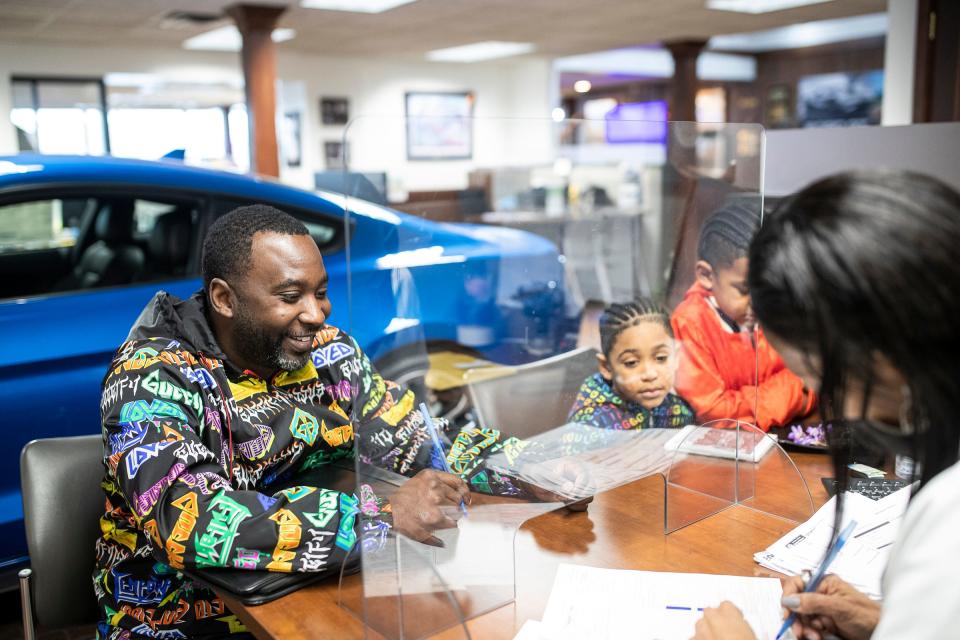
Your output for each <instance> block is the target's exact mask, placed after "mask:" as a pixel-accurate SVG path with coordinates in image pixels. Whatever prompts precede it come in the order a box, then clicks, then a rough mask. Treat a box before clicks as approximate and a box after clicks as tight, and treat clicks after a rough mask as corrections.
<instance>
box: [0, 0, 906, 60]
mask: <svg viewBox="0 0 960 640" xmlns="http://www.w3.org/2000/svg"><path fill="white" fill-rule="evenodd" d="M234 1H235V0H0V43H4V42H31V43H38V42H39V43H57V44H83V45H90V46H97V47H110V46H140V47H144V46H149V47H154V46H161V47H163V46H169V47H180V45H181V43H182V42H183V40H185V39H186V38H188V37H190V36H193V35H197V34H198V33H202V32H204V31H207V30H209V29H212V28H213V27H215V26H219V25H221V24H225V23H226V21H225V22H222V23H212V24H207V25H182V24H170V21H165V20H164V18H165V16H167V15H168V14H169V13H170V12H171V11H190V12H195V13H213V14H219V13H221V12H222V11H223V9H224V8H225V7H227V6H230V5H231V4H234ZM262 4H272V5H281V6H287V7H289V8H288V10H287V12H286V13H285V14H284V15H283V16H282V17H281V19H280V22H279V26H281V27H292V28H294V29H296V31H297V36H296V38H295V39H293V40H291V41H289V42H284V43H281V44H279V45H278V47H279V48H280V49H281V50H294V51H300V52H307V53H313V54H323V55H332V56H386V55H388V56H391V57H397V56H401V57H411V58H418V59H422V58H423V55H424V54H425V53H426V52H427V51H430V50H432V49H439V48H444V47H453V46H457V45H463V44H470V43H473V42H479V41H483V40H507V41H518V42H531V43H533V44H534V46H535V51H534V54H532V55H547V56H563V55H571V54H577V53H585V52H592V51H600V50H604V49H613V48H617V47H627V46H631V45H637V44H646V43H655V42H662V41H665V40H676V39H694V38H708V37H710V36H713V35H718V34H725V33H743V32H748V31H757V30H762V29H771V28H774V27H779V26H784V25H789V24H795V23H798V22H808V21H812V20H823V19H827V18H837V17H844V16H853V15H861V14H867V13H877V12H880V11H885V10H886V4H887V0H833V1H832V2H827V3H824V4H817V5H812V6H809V7H800V8H796V9H789V10H786V11H777V12H773V13H766V14H758V15H749V14H742V13H731V12H726V11H712V10H708V9H706V8H705V7H704V5H705V0H418V1H417V2H413V3H412V4H407V5H404V6H401V7H398V8H396V9H392V10H390V11H387V12H384V13H380V14H359V13H345V12H339V11H321V10H317V9H304V8H301V7H300V6H299V3H298V2H293V1H290V2H277V1H273V2H263V3H262Z"/></svg>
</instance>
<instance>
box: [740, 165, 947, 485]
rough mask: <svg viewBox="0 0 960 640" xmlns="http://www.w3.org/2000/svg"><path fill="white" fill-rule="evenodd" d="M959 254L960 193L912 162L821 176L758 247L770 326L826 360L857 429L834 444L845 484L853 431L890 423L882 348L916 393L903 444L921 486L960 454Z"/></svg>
mask: <svg viewBox="0 0 960 640" xmlns="http://www.w3.org/2000/svg"><path fill="white" fill-rule="evenodd" d="M958 252H960V194H958V193H957V192H956V191H954V190H953V189H951V188H950V187H948V186H946V185H945V184H943V183H942V182H939V181H937V180H935V179H933V178H930V177H927V176H923V175H919V174H916V173H910V172H906V171H884V172H872V171H871V172H851V173H843V174H839V175H835V176H832V177H829V178H825V179H823V180H820V181H819V182H816V183H814V184H812V185H810V186H808V187H806V188H805V189H803V190H802V191H800V192H799V193H797V194H796V195H794V196H792V197H790V198H788V199H786V200H785V201H783V202H782V203H781V204H780V205H779V206H778V207H777V208H776V210H775V211H774V212H773V213H772V214H770V215H769V216H767V217H766V219H765V220H764V225H763V227H761V229H760V231H759V232H758V234H757V236H756V237H755V239H754V241H753V243H752V245H751V249H750V272H749V285H750V293H751V298H752V304H753V310H754V312H755V313H756V315H757V318H758V320H759V321H760V324H761V325H762V326H763V327H764V328H765V329H766V330H767V331H768V332H770V333H771V334H775V335H776V336H779V337H780V338H781V339H783V340H785V341H786V342H788V343H789V344H790V345H792V346H793V347H795V348H797V349H799V350H800V351H801V352H802V353H804V354H805V355H807V356H808V357H809V358H810V360H809V362H810V363H812V364H814V365H816V366H817V367H818V373H819V374H820V378H821V387H820V407H821V412H822V414H823V417H824V419H825V420H827V421H831V422H833V424H834V427H835V428H834V431H838V432H840V433H846V434H847V436H848V437H847V438H846V439H841V440H843V441H841V442H839V443H837V442H836V439H835V438H832V442H831V444H832V445H834V444H839V445H840V446H835V447H833V449H834V462H835V467H836V472H837V476H836V477H837V480H838V481H839V482H840V484H841V487H842V486H844V480H845V477H846V468H845V467H846V463H847V462H848V461H849V460H848V458H849V449H848V446H849V445H848V440H849V436H850V435H853V436H857V435H858V433H862V434H865V435H868V436H870V435H871V432H872V433H873V439H875V440H879V438H878V437H877V436H878V435H879V433H880V432H881V429H880V427H878V426H877V425H876V423H871V422H870V421H868V420H866V415H865V413H866V405H867V403H868V402H869V397H870V394H871V390H872V389H873V388H874V386H875V384H876V383H877V378H876V362H877V360H876V358H877V356H878V355H881V356H883V357H884V358H885V359H886V360H887V361H888V362H889V363H890V364H891V365H892V366H893V367H894V368H895V369H896V370H897V371H898V372H899V373H900V374H901V375H902V376H903V378H904V379H905V381H906V385H907V387H908V388H909V391H910V402H908V403H905V404H906V405H907V406H905V407H904V409H905V410H906V411H905V412H904V413H905V415H904V416H903V419H905V420H908V421H910V422H911V423H912V424H913V425H914V430H913V433H912V434H910V435H908V436H906V437H905V438H902V439H901V442H904V441H905V442H906V444H907V445H908V446H907V447H906V451H909V453H910V454H911V455H912V457H913V458H914V459H915V460H916V462H917V463H918V465H917V466H916V467H915V469H917V470H918V472H919V478H920V481H921V485H922V484H925V483H926V482H928V481H929V480H930V479H931V478H933V477H934V476H935V475H937V474H938V473H939V472H941V471H943V470H944V469H946V468H947V467H949V466H951V465H953V464H954V463H955V462H957V459H958V455H960V454H958V450H960V420H958V419H957V400H958V398H960V360H958V359H957V356H958V354H960V331H958V330H960V324H958V319H960V259H958ZM854 385H856V386H854ZM861 385H862V390H863V395H864V402H863V406H862V407H861V410H860V418H861V420H852V421H846V422H845V421H843V417H844V415H843V408H844V396H845V394H846V393H847V392H848V391H849V390H850V389H851V388H855V389H856V388H858V387H861ZM907 407H909V408H907ZM837 424H841V425H843V426H844V427H845V428H843V429H837V428H836V426H837Z"/></svg>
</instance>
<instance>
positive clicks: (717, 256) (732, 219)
mask: <svg viewBox="0 0 960 640" xmlns="http://www.w3.org/2000/svg"><path fill="white" fill-rule="evenodd" d="M759 228H760V202H759V201H754V200H747V199H743V198H739V199H735V200H730V201H728V202H727V203H726V204H724V205H723V206H722V207H720V208H719V209H717V210H716V211H715V212H714V213H713V214H711V216H710V217H709V218H707V221H706V222H705V223H704V225H703V229H701V230H700V243H699V246H698V247H697V255H698V257H699V258H700V260H703V261H705V262H707V263H709V264H710V266H712V267H713V268H714V269H717V268H721V269H723V268H727V267H730V266H732V265H733V263H734V262H736V261H737V260H738V259H740V258H743V257H745V256H746V255H747V252H748V251H749V249H750V241H751V240H752V239H753V236H754V235H755V234H756V233H757V229H759Z"/></svg>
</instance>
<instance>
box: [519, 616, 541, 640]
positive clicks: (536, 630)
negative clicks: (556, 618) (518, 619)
mask: <svg viewBox="0 0 960 640" xmlns="http://www.w3.org/2000/svg"><path fill="white" fill-rule="evenodd" d="M544 633H545V631H544V628H543V623H542V622H540V621H539V620H527V621H526V622H524V623H523V626H522V627H520V631H518V632H517V635H515V636H513V640H549V636H547V635H544Z"/></svg>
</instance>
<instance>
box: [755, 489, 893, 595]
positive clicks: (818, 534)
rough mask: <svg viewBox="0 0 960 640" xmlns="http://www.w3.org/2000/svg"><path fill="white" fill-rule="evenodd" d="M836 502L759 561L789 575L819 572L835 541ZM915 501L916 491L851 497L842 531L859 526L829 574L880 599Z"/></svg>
mask: <svg viewBox="0 0 960 640" xmlns="http://www.w3.org/2000/svg"><path fill="white" fill-rule="evenodd" d="M836 500H837V499H836V497H833V498H831V499H830V500H829V501H828V502H827V503H826V504H825V505H823V506H822V507H820V509H819V510H818V511H817V512H816V513H815V514H814V515H813V517H812V518H810V519H809V520H807V521H806V522H804V523H803V524H801V525H800V526H798V527H796V528H795V529H793V530H792V531H790V532H789V533H788V534H787V535H785V536H783V537H782V538H780V539H779V540H777V541H776V542H774V543H773V544H772V545H770V546H769V547H767V549H766V550H764V551H761V552H759V553H756V554H754V556H753V559H754V560H756V561H757V562H758V563H759V564H760V565H761V566H763V567H766V568H767V569H772V570H774V571H779V572H780V573H785V574H787V575H798V574H800V573H802V572H803V571H805V570H806V571H813V570H814V569H816V568H817V567H818V566H820V562H822V561H823V557H824V555H825V554H826V552H827V546H828V545H829V544H830V540H831V539H832V537H833V521H834V513H835V511H836V507H837V502H836ZM909 500H910V487H904V488H903V489H900V490H899V491H895V492H893V493H891V494H890V495H888V496H886V497H884V498H881V499H880V500H871V499H870V498H867V497H865V496H862V495H860V494H857V493H849V492H848V493H845V494H844V497H843V522H842V523H841V528H843V526H846V524H847V523H848V522H850V520H856V521H857V527H856V529H854V530H853V533H852V534H851V535H850V537H849V538H848V539H847V543H846V544H845V545H844V547H843V548H842V549H841V550H840V553H838V554H837V557H836V559H835V560H834V561H833V564H831V565H830V570H829V573H834V574H836V575H837V576H839V577H841V578H843V579H844V580H846V581H847V582H849V583H850V584H851V585H853V586H854V587H856V588H857V589H859V590H860V591H862V592H863V593H865V594H866V595H868V596H870V597H871V598H874V599H879V598H880V597H881V593H880V579H881V577H882V576H883V570H884V568H885V567H886V566H887V559H888V557H889V556H890V549H891V548H892V547H893V543H894V541H895V540H896V538H897V531H898V530H899V529H900V523H901V522H902V520H903V514H904V512H905V511H906V509H907V502H908V501H909Z"/></svg>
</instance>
